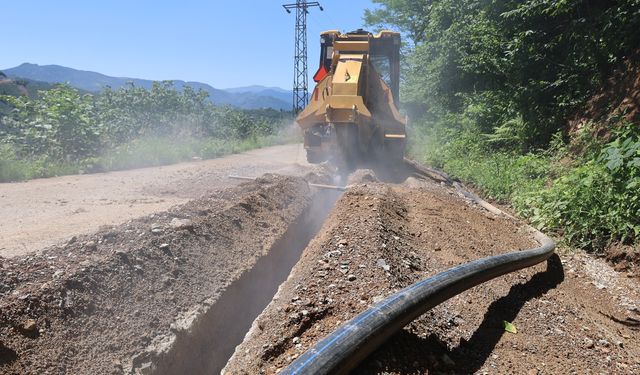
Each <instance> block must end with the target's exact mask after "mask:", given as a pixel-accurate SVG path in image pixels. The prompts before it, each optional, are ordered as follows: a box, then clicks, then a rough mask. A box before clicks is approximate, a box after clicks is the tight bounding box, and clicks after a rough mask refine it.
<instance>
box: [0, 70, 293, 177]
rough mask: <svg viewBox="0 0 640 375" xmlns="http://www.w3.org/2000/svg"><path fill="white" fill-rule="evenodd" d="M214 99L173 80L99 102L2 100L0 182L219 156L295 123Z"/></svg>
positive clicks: (69, 91)
mask: <svg viewBox="0 0 640 375" xmlns="http://www.w3.org/2000/svg"><path fill="white" fill-rule="evenodd" d="M207 95H208V94H207V93H205V92H203V91H194V90H192V89H191V88H189V87H185V88H184V89H183V90H181V91H177V90H176V89H175V88H174V87H173V85H172V83H171V82H169V81H166V82H156V83H154V84H153V87H152V88H151V89H150V90H146V89H143V88H139V87H135V86H134V85H129V86H127V87H124V88H121V89H118V90H111V89H109V88H107V89H106V90H104V91H103V92H102V93H100V94H99V95H97V96H94V95H89V94H84V95H83V94H81V93H80V92H79V91H78V90H76V89H73V88H71V87H70V86H68V85H57V86H55V87H54V88H52V89H50V90H47V91H42V92H41V93H40V96H39V97H36V98H30V97H28V96H7V95H5V96H0V100H2V101H3V102H4V103H5V104H7V105H8V106H9V107H10V108H11V110H10V112H9V114H8V115H6V116H4V117H0V146H2V147H3V148H2V155H1V156H2V164H0V167H1V168H2V169H1V170H0V182H1V181H14V180H21V179H29V178H33V177H47V176H52V175H57V174H69V173H78V171H89V172H90V171H104V170H113V169H124V168H133V167H141V166H151V165H161V164H168V163H174V162H178V161H183V160H189V159H190V158H191V157H194V156H198V157H215V156H219V155H224V154H228V153H231V152H238V151H241V150H246V149H248V147H251V146H258V145H261V144H267V143H268V142H272V141H273V138H272V137H273V135H275V134H278V133H279V132H280V130H282V129H283V127H284V126H285V125H286V124H288V123H290V121H291V119H290V117H289V114H288V113H286V112H280V111H275V110H251V111H240V110H236V109H232V108H229V107H217V106H214V105H213V104H212V103H211V102H210V101H209V100H208V96H207ZM267 140H268V141H267Z"/></svg>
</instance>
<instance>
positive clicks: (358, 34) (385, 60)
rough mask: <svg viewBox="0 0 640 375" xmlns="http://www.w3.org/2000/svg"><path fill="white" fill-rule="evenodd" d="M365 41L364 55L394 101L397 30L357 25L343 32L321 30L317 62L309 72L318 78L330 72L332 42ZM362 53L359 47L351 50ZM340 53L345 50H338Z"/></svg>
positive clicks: (397, 79) (397, 69)
mask: <svg viewBox="0 0 640 375" xmlns="http://www.w3.org/2000/svg"><path fill="white" fill-rule="evenodd" d="M350 41H354V42H358V41H359V42H365V41H366V42H367V43H368V46H369V47H368V48H369V50H368V51H367V55H368V58H369V61H370V62H371V64H372V65H373V67H374V69H375V70H376V72H378V74H379V75H380V78H382V80H383V81H384V82H385V83H386V84H387V85H388V86H389V88H390V89H391V92H392V94H393V100H394V101H395V102H396V103H398V96H399V89H400V34H399V33H397V32H393V31H386V30H385V31H381V32H380V33H379V34H378V35H375V36H374V35H373V34H372V33H370V32H368V31H365V30H362V29H358V30H356V31H352V32H349V33H346V34H341V33H340V32H339V31H337V30H330V31H325V32H323V33H322V34H321V35H320V66H319V67H318V70H317V72H316V73H315V75H314V76H313V80H314V81H315V82H320V81H321V80H322V79H323V78H324V77H325V76H326V75H327V74H329V73H330V72H331V69H332V66H331V64H332V62H333V51H334V43H335V42H350ZM353 52H357V53H362V51H353ZM341 53H349V51H342V52H341Z"/></svg>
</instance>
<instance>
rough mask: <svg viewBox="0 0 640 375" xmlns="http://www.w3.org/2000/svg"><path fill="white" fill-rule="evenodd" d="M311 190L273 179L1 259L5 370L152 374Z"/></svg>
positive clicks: (0, 338)
mask: <svg viewBox="0 0 640 375" xmlns="http://www.w3.org/2000/svg"><path fill="white" fill-rule="evenodd" d="M314 194H315V193H313V192H312V191H311V190H310V188H309V187H308V185H307V183H306V182H305V181H304V180H302V179H300V178H292V177H279V176H275V175H268V176H265V177H263V178H260V179H258V180H256V181H255V182H251V183H246V184H243V185H241V186H240V187H237V188H230V189H228V190H225V191H223V192H222V193H220V194H216V196H209V197H205V198H202V199H197V200H194V201H191V202H189V203H187V204H184V205H182V206H178V207H175V208H173V209H171V210H169V211H166V212H163V213H159V214H154V215H150V216H147V217H143V218H141V219H137V220H133V221H129V222H127V223H126V224H123V225H120V226H115V227H106V228H103V229H102V230H100V231H99V232H97V233H95V234H92V235H87V236H80V237H74V238H72V239H71V240H70V241H69V242H68V243H67V244H66V245H63V246H56V247H52V248H49V249H47V250H45V251H44V252H42V253H41V254H38V255H32V256H26V257H19V258H12V259H4V258H0V261H1V269H2V272H1V273H0V323H1V324H0V373H15V374H18V373H19V374H43V373H47V372H48V373H72V374H109V373H124V372H127V373H129V372H141V373H149V372H150V371H152V370H154V367H156V366H155V364H156V363H157V362H158V361H159V360H161V359H162V357H163V356H166V355H167V353H170V351H171V350H172V345H173V344H174V341H175V340H176V337H180V335H181V334H183V333H184V332H186V331H188V330H189V328H190V326H191V324H192V323H193V322H194V321H195V320H196V319H197V318H198V317H199V316H200V315H201V314H202V313H203V312H204V311H206V310H207V309H208V308H210V307H211V306H213V305H214V304H215V301H216V300H217V299H218V298H219V296H220V295H221V294H223V293H224V291H225V289H226V288H228V287H229V286H230V285H231V284H232V283H233V282H234V280H237V279H238V278H239V277H240V276H241V275H242V274H243V272H244V271H245V270H248V269H250V268H252V266H253V265H254V264H255V263H256V262H258V261H259V259H261V258H262V257H263V256H264V255H266V254H267V253H269V251H270V249H271V248H272V247H273V246H274V244H275V243H276V242H277V241H278V240H279V239H280V238H282V236H283V234H284V233H285V232H286V231H287V230H288V229H289V227H290V225H291V224H292V223H293V222H294V221H295V220H296V219H297V218H299V217H300V216H301V214H302V213H303V212H304V211H305V210H306V209H308V208H309V207H310V203H311V200H312V197H313V195H314ZM218 339H224V338H218ZM155 370H156V371H160V370H161V369H158V368H155ZM160 372H161V371H160Z"/></svg>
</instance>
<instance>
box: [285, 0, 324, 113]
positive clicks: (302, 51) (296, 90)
mask: <svg viewBox="0 0 640 375" xmlns="http://www.w3.org/2000/svg"><path fill="white" fill-rule="evenodd" d="M282 7H284V9H285V10H286V11H287V13H291V10H292V9H295V10H296V29H295V34H296V47H295V54H294V56H293V60H294V62H293V113H295V114H297V113H299V112H300V111H302V110H303V109H304V107H305V106H306V105H307V101H308V100H309V92H308V89H307V81H308V79H307V14H308V13H309V10H308V9H309V8H313V7H318V8H320V10H321V11H322V10H324V9H323V8H322V6H321V5H320V3H319V2H317V1H311V2H308V1H304V0H296V2H295V4H283V5H282Z"/></svg>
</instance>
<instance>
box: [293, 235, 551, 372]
mask: <svg viewBox="0 0 640 375" xmlns="http://www.w3.org/2000/svg"><path fill="white" fill-rule="evenodd" d="M531 230H532V231H533V234H534V238H535V239H536V240H537V241H538V242H539V243H540V246H539V247H536V248H534V249H530V250H524V251H516V252H511V253H506V254H501V255H495V256H491V257H487V258H483V259H479V260H475V261H472V262H469V263H466V264H462V265H459V266H457V267H453V268H451V269H449V270H447V271H444V272H442V273H439V274H437V275H435V276H432V277H429V278H427V279H425V280H422V281H419V282H417V283H415V284H413V285H411V286H409V287H407V288H405V289H403V290H401V291H399V292H397V293H395V294H393V295H391V296H389V297H387V298H386V299H385V300H383V301H381V302H379V303H378V304H376V305H374V306H373V307H371V308H370V309H368V310H366V311H365V312H363V313H361V314H359V315H358V316H356V317H355V318H353V319H351V320H350V321H348V322H346V323H345V324H343V325H342V326H341V327H339V328H338V329H337V330H336V331H334V332H333V333H331V334H330V335H328V336H327V337H325V338H324V339H322V340H321V341H320V342H318V343H317V344H316V345H314V346H313V347H311V348H310V349H309V350H307V351H306V352H305V353H304V354H302V355H301V356H300V357H299V358H297V359H296V360H295V361H294V362H293V363H292V364H291V365H289V366H288V367H287V368H285V369H284V370H283V371H282V372H281V374H345V373H348V372H349V371H350V370H352V369H353V368H354V367H356V366H357V365H358V364H359V363H360V362H361V361H362V360H364V359H365V358H366V357H367V356H368V355H369V354H371V353H372V352H373V351H374V350H376V349H377V348H378V347H379V346H380V345H382V344H383V343H384V342H385V341H386V340H387V339H388V338H389V337H390V336H392V335H393V334H394V333H396V332H397V331H399V330H400V329H402V327H404V326H406V325H407V324H409V323H410V322H411V321H412V320H414V319H416V318H417V317H419V316H420V315H422V314H424V313H425V312H427V311H429V310H430V309H431V308H433V307H435V306H437V305H438V304H440V303H442V302H444V301H446V300H447V299H449V298H451V297H453V296H455V295H457V294H459V293H461V292H463V291H465V290H467V289H470V288H472V287H474V286H476V285H479V284H482V283H484V282H486V281H488V280H491V279H493V278H495V277H498V276H501V275H504V274H506V273H509V272H513V271H517V270H519V269H522V268H526V267H530V266H533V265H535V264H537V263H540V262H542V261H544V260H546V259H547V258H549V257H550V256H551V255H552V254H553V251H554V249H555V242H553V240H551V239H550V238H549V237H547V236H545V235H544V234H542V233H541V232H538V231H536V230H534V229H533V228H531Z"/></svg>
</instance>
